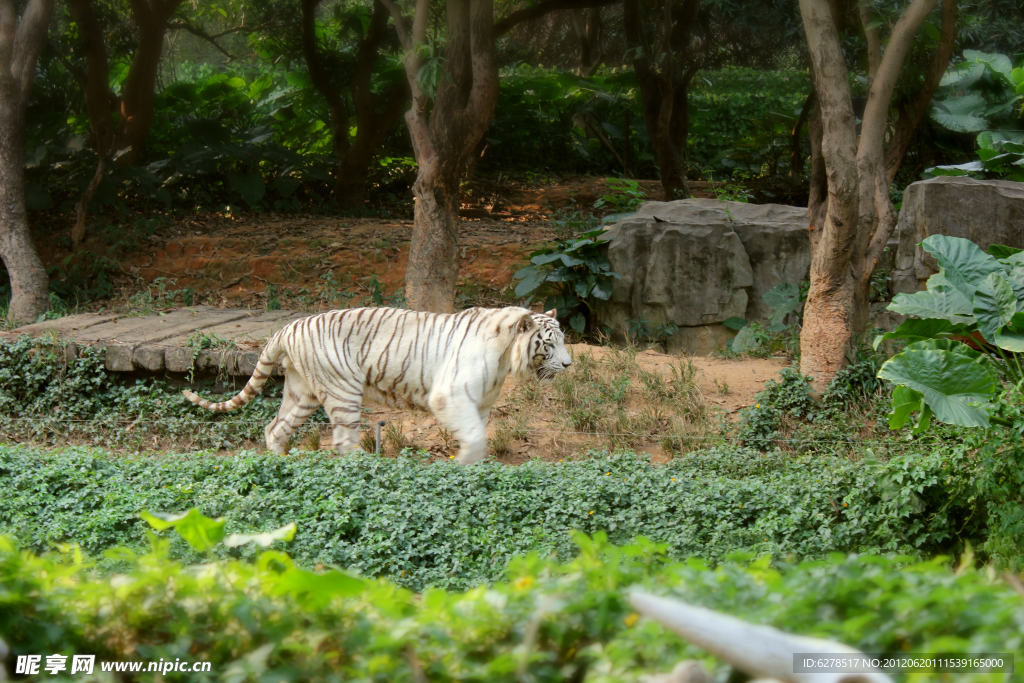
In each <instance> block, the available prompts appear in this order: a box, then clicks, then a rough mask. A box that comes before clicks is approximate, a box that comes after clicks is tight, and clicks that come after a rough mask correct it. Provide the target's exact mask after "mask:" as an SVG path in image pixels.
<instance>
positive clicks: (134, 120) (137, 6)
mask: <svg viewBox="0 0 1024 683" xmlns="http://www.w3.org/2000/svg"><path fill="white" fill-rule="evenodd" d="M181 3H182V0H148V1H147V0H130V5H131V9H132V15H133V17H134V19H135V25H136V27H137V29H138V32H139V43H138V47H137V48H136V50H135V56H134V57H133V58H132V64H131V66H130V67H128V76H127V77H126V78H125V81H124V87H123V88H122V90H121V93H122V94H121V125H120V127H119V129H118V132H117V140H116V141H115V143H114V147H115V151H120V150H122V149H126V150H127V151H126V152H125V153H124V154H122V155H120V156H119V157H118V158H117V163H118V165H121V166H134V165H135V164H137V163H138V161H139V157H140V156H141V154H142V148H143V146H144V145H145V142H146V138H148V137H149V129H150V127H151V126H152V125H153V108H154V103H155V101H156V94H155V91H156V76H157V71H158V69H159V67H160V59H161V57H162V56H163V49H164V34H166V33H167V21H168V20H169V19H170V18H171V15H172V14H174V10H176V9H177V8H178V5H180V4H181Z"/></svg>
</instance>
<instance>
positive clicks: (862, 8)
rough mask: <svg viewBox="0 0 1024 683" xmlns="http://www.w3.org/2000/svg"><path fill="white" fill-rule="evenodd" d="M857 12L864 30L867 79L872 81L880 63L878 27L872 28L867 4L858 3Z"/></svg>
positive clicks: (880, 45)
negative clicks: (866, 44)
mask: <svg viewBox="0 0 1024 683" xmlns="http://www.w3.org/2000/svg"><path fill="white" fill-rule="evenodd" d="M857 10H858V12H859V14H860V25H861V26H862V27H863V28H864V38H865V39H866V40H867V43H868V77H869V78H872V79H873V78H874V77H875V74H877V73H878V67H879V65H880V64H881V63H882V37H881V36H880V35H879V32H878V27H877V26H872V21H871V6H870V5H869V4H868V3H867V2H861V3H858V5H857Z"/></svg>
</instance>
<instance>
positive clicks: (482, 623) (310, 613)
mask: <svg viewBox="0 0 1024 683" xmlns="http://www.w3.org/2000/svg"><path fill="white" fill-rule="evenodd" d="M146 516H147V518H148V519H150V520H151V521H152V523H153V524H154V526H156V527H157V528H164V529H167V528H168V527H171V526H173V527H175V531H171V530H169V529H168V530H167V531H165V532H156V533H154V532H149V534H148V543H147V548H146V549H145V550H141V549H140V550H136V549H129V548H116V549H111V550H109V551H107V553H106V554H107V556H108V557H112V558H114V559H116V560H117V561H118V562H120V563H121V565H122V571H121V573H119V574H118V575H115V576H103V575H97V574H96V573H95V571H94V568H95V565H94V564H93V563H92V562H91V561H90V559H89V558H88V557H87V556H84V555H83V554H82V553H81V552H80V551H79V550H78V549H77V548H72V547H65V548H62V549H61V552H48V553H47V554H45V555H42V556H39V555H35V554H33V553H31V552H28V551H26V549H25V548H24V547H21V546H19V545H18V543H17V542H16V541H13V540H12V539H10V538H4V537H0V637H2V638H3V639H4V641H5V642H6V644H7V645H8V647H9V648H10V653H11V654H10V656H9V657H8V661H7V662H3V660H0V665H3V664H6V665H7V666H10V664H11V663H12V662H13V658H14V657H16V656H17V655H21V654H38V653H61V654H65V655H72V654H77V653H83V654H95V655H96V656H97V659H98V660H99V661H101V662H102V661H111V660H122V661H124V660H129V661H132V660H135V661H139V660H150V661H156V660H159V659H160V658H163V659H164V660H167V661H175V660H177V659H184V660H187V661H189V662H192V661H208V662H210V663H211V672H210V673H208V674H184V675H180V677H179V675H178V674H176V675H175V676H176V678H177V680H189V681H210V680H250V679H255V680H305V681H333V680H339V681H340V680H347V681H351V680H359V681H399V682H405V681H410V682H411V681H416V680H432V681H481V680H487V681H498V682H502V681H509V682H512V681H523V680H531V681H564V680H584V679H586V680H587V681H597V682H599V683H618V682H622V683H626V682H627V681H629V682H632V681H636V680H641V676H642V675H643V674H650V673H656V672H666V671H668V670H670V669H671V668H672V667H673V666H674V665H675V664H676V663H677V662H678V661H680V660H682V659H686V658H694V657H696V658H700V659H701V660H703V661H704V663H705V664H706V665H707V666H708V667H709V668H710V669H711V670H712V671H713V672H714V673H715V674H716V675H717V678H718V679H719V680H724V679H725V678H726V677H728V674H729V671H728V667H727V666H725V665H723V664H722V663H721V662H718V661H716V660H714V659H713V658H712V657H710V656H708V655H707V654H706V653H703V652H701V651H700V650H698V649H697V648H695V647H694V646H692V645H689V644H687V643H685V642H683V641H682V640H680V639H679V638H677V637H675V636H674V635H672V634H670V633H667V632H666V630H665V629H664V628H663V627H661V626H660V625H658V624H657V623H654V622H651V621H648V620H647V619H645V618H642V617H639V615H637V614H636V613H635V612H633V610H632V609H631V608H630V606H629V604H628V603H627V602H626V594H627V591H628V590H629V588H630V587H632V586H639V587H642V588H644V589H645V590H648V591H652V592H655V593H658V594H663V595H669V596H673V597H676V598H679V599H682V600H685V601H687V602H690V603H692V604H698V605H702V606H705V607H708V608H711V609H715V610H719V611H722V612H725V613H727V614H732V615H736V616H739V617H741V618H744V619H747V620H749V621H752V622H755V623H763V624H770V625H773V626H776V627H778V628H781V629H784V630H787V631H790V632H795V633H800V634H805V635H813V636H818V637H825V638H830V639H833V640H837V641H840V642H843V643H846V644H848V645H851V646H853V647H857V648H859V649H861V650H862V651H865V652H878V653H901V652H914V653H941V652H951V651H953V652H964V653H970V652H1009V653H1015V654H1016V655H1017V656H1018V658H1019V656H1020V655H1021V653H1022V649H1024V648H1022V636H1021V632H1022V629H1024V610H1022V609H1021V597H1020V595H1018V594H1017V593H1016V592H1015V591H1014V589H1013V588H1012V587H1011V585H1009V584H1008V583H1007V582H1006V581H1004V580H1002V579H1000V578H999V576H998V574H995V573H993V572H992V571H991V570H990V569H987V568H986V569H975V568H974V567H973V566H972V558H971V556H970V555H969V554H967V555H965V556H964V557H963V558H962V561H961V562H960V564H959V566H958V567H957V569H956V571H953V570H952V568H951V567H950V566H949V562H948V561H947V560H946V559H945V558H937V559H934V560H928V561H924V562H915V561H914V560H913V559H912V558H907V557H894V558H886V557H880V556H865V555H861V556H858V555H850V556H843V555H841V554H832V555H829V556H828V557H827V558H826V559H824V560H822V561H817V562H805V563H801V564H792V563H789V562H784V561H783V562H777V563H776V566H772V564H771V562H770V558H769V557H767V556H765V557H762V558H760V559H758V560H753V557H752V556H751V555H749V554H747V555H742V554H738V555H734V556H732V557H731V558H730V559H729V560H727V561H724V562H722V563H721V564H719V565H718V566H717V567H716V568H714V569H712V568H710V567H709V566H708V565H707V564H706V563H705V562H704V561H703V560H699V559H690V560H687V561H685V562H677V561H672V560H671V559H670V557H669V555H668V554H666V547H665V546H664V545H660V544H657V543H653V542H651V541H649V540H645V539H638V540H637V542H636V543H633V544H630V545H626V546H622V547H616V546H614V545H612V544H611V543H609V542H608V539H607V537H606V536H605V535H604V534H601V533H598V534H594V535H593V536H592V537H588V536H586V535H583V534H576V535H575V536H574V538H573V543H574V545H575V547H576V553H575V559H573V560H571V561H570V562H567V563H562V562H559V561H558V560H556V559H554V558H552V557H542V556H540V555H537V554H529V555H526V556H524V557H521V558H517V559H516V560H515V561H514V562H513V563H512V564H511V565H510V566H509V568H508V571H507V572H505V573H504V574H503V576H502V580H501V581H498V582H496V583H495V584H494V585H492V586H490V587H479V588H474V589H470V590H468V591H465V592H446V591H443V590H440V589H429V590H426V591H424V592H423V593H422V595H421V596H419V597H418V598H416V597H414V596H413V595H412V593H410V592H409V591H408V590H407V589H405V588H403V587H400V586H397V585H395V584H394V583H392V582H390V581H386V580H369V579H367V578H364V577H360V576H358V575H356V574H353V573H352V572H350V571H347V570H342V569H337V568H324V569H323V570H317V571H316V572H313V571H308V570H305V569H302V568H300V567H297V566H296V565H295V563H294V562H293V560H292V559H291V558H290V557H289V555H288V554H286V553H285V552H283V551H282V550H280V549H278V548H280V547H281V543H282V542H284V541H286V540H287V539H288V538H289V536H290V534H291V533H292V532H293V530H294V529H293V528H285V529H280V530H278V532H277V533H275V534H270V535H267V536H266V537H262V538H244V537H243V538H240V537H237V536H234V537H232V536H227V537H225V533H226V532H225V528H224V522H223V521H222V520H215V519H210V518H208V517H204V516H203V515H201V514H199V513H198V511H196V510H194V509H193V510H190V511H189V512H188V514H182V515H174V516H172V515H163V514H159V513H154V514H147V515H146ZM175 532H177V533H175ZM302 532H303V529H302V527H301V525H300V529H299V535H301V534H302ZM169 535H172V536H174V537H175V538H177V540H178V541H181V540H182V537H184V538H187V539H188V541H189V542H190V543H191V545H192V547H193V549H194V551H195V552H196V553H201V554H202V555H203V557H204V559H205V560H207V561H206V562H205V563H204V564H202V565H190V566H186V565H183V564H182V563H180V562H179V561H177V560H176V559H175V557H174V556H173V554H172V553H171V552H170V551H169V547H171V546H172V545H173V543H170V544H169V543H168V540H169V538H168V536H169ZM270 545H276V546H277V547H276V548H271V549H262V548H265V547H266V546H270ZM256 546H260V548H257V547H256ZM225 547H233V548H236V549H237V548H241V547H244V548H252V549H253V553H252V555H253V556H254V557H253V559H252V560H237V559H217V560H212V561H210V558H211V557H216V556H217V555H219V554H221V553H219V552H218V550H223V549H225ZM214 636H215V637H214ZM919 678H920V675H917V676H913V675H912V676H909V677H908V676H900V675H897V676H896V679H897V680H899V681H903V680H918V679H919ZM66 680H70V679H66ZM957 680H963V681H983V680H985V681H987V680H992V679H991V677H990V675H973V676H971V675H968V676H964V677H959V678H958V679H957Z"/></svg>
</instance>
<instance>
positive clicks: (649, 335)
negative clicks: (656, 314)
mask: <svg viewBox="0 0 1024 683" xmlns="http://www.w3.org/2000/svg"><path fill="white" fill-rule="evenodd" d="M626 322H627V323H629V331H628V334H629V338H630V339H631V340H632V341H634V342H645V341H646V342H664V341H666V340H667V339H668V338H669V337H671V336H672V335H673V334H675V333H676V332H678V331H679V325H676V324H675V323H673V322H668V323H659V324H657V325H656V324H654V322H652V321H650V320H644V319H643V318H640V319H639V320H627V321H626Z"/></svg>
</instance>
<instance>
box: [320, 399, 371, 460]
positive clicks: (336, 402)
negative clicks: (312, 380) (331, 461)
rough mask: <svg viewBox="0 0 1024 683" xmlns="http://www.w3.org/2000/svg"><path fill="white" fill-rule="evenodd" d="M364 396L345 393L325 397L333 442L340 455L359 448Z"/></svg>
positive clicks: (325, 410)
mask: <svg viewBox="0 0 1024 683" xmlns="http://www.w3.org/2000/svg"><path fill="white" fill-rule="evenodd" d="M362 399H363V397H362V394H356V393H354V392H344V393H337V394H328V395H327V396H325V397H324V412H325V413H327V419H328V420H329V421H330V423H331V441H332V443H333V444H334V447H335V448H336V449H337V450H338V455H345V454H347V453H351V452H352V451H354V450H355V449H356V448H358V447H359V418H360V412H359V407H360V406H361V405H362Z"/></svg>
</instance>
